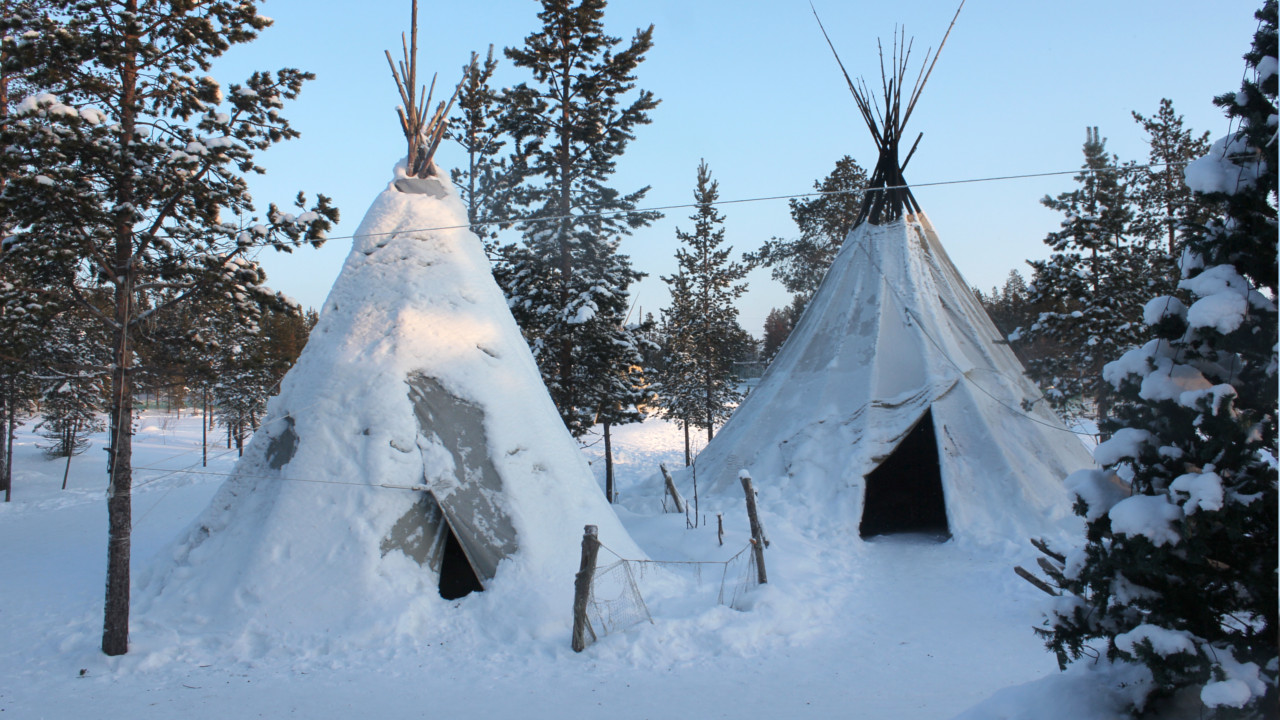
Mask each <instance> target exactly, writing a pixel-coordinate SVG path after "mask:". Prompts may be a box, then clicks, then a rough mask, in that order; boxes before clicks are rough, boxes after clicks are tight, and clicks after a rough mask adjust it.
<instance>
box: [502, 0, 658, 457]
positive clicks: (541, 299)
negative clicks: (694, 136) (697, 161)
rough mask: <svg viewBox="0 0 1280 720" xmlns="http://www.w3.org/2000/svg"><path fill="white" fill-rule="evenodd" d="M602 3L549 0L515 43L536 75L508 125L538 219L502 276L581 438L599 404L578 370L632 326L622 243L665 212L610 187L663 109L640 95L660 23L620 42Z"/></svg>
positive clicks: (508, 115)
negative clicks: (603, 343)
mask: <svg viewBox="0 0 1280 720" xmlns="http://www.w3.org/2000/svg"><path fill="white" fill-rule="evenodd" d="M604 8H605V2H604V0H578V1H577V2H571V1H570V0H542V12H541V13H539V14H538V18H539V19H540V20H541V21H542V23H543V26H542V28H541V29H540V30H538V31H537V32H535V33H533V34H531V35H529V36H528V37H526V38H525V43H524V46H523V47H520V48H507V50H506V56H507V58H508V59H510V60H511V62H512V63H513V64H514V65H515V66H516V67H520V68H524V69H526V70H528V71H529V72H530V74H531V75H532V76H533V78H532V82H531V83H522V84H520V85H518V86H516V87H514V88H511V89H509V90H507V91H506V92H505V93H504V95H503V102H504V104H505V106H506V112H505V113H504V116H503V127H504V129H505V130H506V131H507V133H508V134H509V135H510V136H511V137H512V138H513V141H514V152H513V162H514V163H515V165H516V166H517V167H519V168H520V172H521V174H522V176H523V182H522V183H521V185H520V186H519V187H518V188H517V193H518V197H519V200H520V202H521V203H522V204H523V205H524V207H525V208H527V209H528V211H529V213H530V214H531V215H532V216H533V219H531V220H529V221H527V222H524V223H523V224H522V225H521V232H522V234H523V236H524V240H523V243H522V244H520V245H519V246H511V247H507V248H505V249H504V250H503V259H502V261H501V262H500V263H499V265H498V266H497V267H496V268H495V276H496V277H497V279H498V282H499V284H500V285H501V286H502V287H503V290H504V292H505V293H506V295H507V299H508V302H509V304H510V306H511V312H512V314H513V315H514V316H515V318H516V321H517V322H518V323H519V325H520V328H521V330H522V331H523V333H524V335H525V338H526V340H528V342H529V345H530V348H531V349H532V350H533V355H534V358H535V359H536V360H537V362H538V367H539V369H540V370H541V373H542V378H543V381H544V382H545V383H546V385H547V389H548V391H550V393H551V398H552V400H553V401H555V404H556V407H557V409H558V410H559V412H560V416H561V418H562V419H563V420H564V422H565V425H566V426H567V427H568V428H569V430H570V432H572V433H573V434H574V435H575V436H581V435H582V434H583V433H585V432H587V430H589V429H590V428H591V423H592V420H593V419H594V415H595V412H596V409H597V408H596V407H595V404H594V401H593V399H592V398H591V397H590V393H589V392H588V391H587V388H585V387H584V385H583V374H582V372H581V369H580V366H581V365H583V363H584V362H586V358H587V353H588V350H587V348H589V347H591V346H595V345H598V344H599V340H600V339H601V338H603V337H605V336H608V335H609V334H610V333H613V332H615V331H616V329H617V328H618V327H620V326H622V325H623V324H624V321H625V318H626V314H627V310H628V304H627V290H628V287H629V286H630V285H631V283H632V282H634V281H635V280H637V279H639V278H641V277H643V274H642V273H639V272H637V271H635V270H634V269H632V267H631V261H630V258H628V257H627V256H626V255H623V254H620V253H619V252H618V245H619V242H620V240H621V239H622V237H624V236H626V235H629V234H630V233H631V231H632V230H634V229H636V228H640V227H643V226H645V225H648V224H649V223H651V222H652V221H653V220H655V219H656V218H657V217H659V216H658V214H657V213H651V212H633V211H634V210H635V208H636V207H637V203H638V202H639V201H640V200H641V198H643V197H644V195H645V193H646V192H647V191H648V188H647V187H646V188H642V189H640V190H637V191H634V192H631V193H626V194H624V193H621V192H619V191H618V190H617V189H615V188H613V187H610V185H609V184H608V183H609V178H610V176H612V175H613V173H614V170H615V168H616V165H617V160H618V158H619V157H620V156H621V155H622V154H623V152H624V151H625V150H626V148H627V145H628V144H629V143H630V142H631V140H632V139H634V132H635V129H636V127H637V126H639V125H644V124H647V123H648V122H649V111H651V110H652V109H653V108H654V107H656V106H657V104H658V101H657V100H656V99H655V98H654V96H653V93H650V92H648V91H647V90H639V91H635V92H634V93H633V90H635V70H636V68H637V67H638V66H639V64H640V63H641V62H642V61H643V60H644V55H645V53H646V52H648V50H649V48H650V47H651V46H652V44H653V27H652V26H650V27H649V28H648V29H645V30H640V31H638V32H637V33H636V35H635V37H634V38H632V40H631V42H630V43H629V44H627V45H625V46H623V47H621V48H618V45H619V43H620V42H621V40H620V39H619V38H616V37H612V36H610V35H608V34H606V33H605V32H604ZM628 98H629V100H628ZM622 370H623V368H621V367H615V368H612V369H611V372H612V373H614V374H616V373H618V372H621V371H622Z"/></svg>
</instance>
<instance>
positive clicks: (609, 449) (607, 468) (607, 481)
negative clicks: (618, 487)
mask: <svg viewBox="0 0 1280 720" xmlns="http://www.w3.org/2000/svg"><path fill="white" fill-rule="evenodd" d="M603 424H604V496H605V497H607V498H609V502H611V503H612V502H613V501H614V499H615V498H616V497H617V494H616V493H614V491H613V444H612V441H611V440H610V438H609V423H608V421H605V422H604V423H603Z"/></svg>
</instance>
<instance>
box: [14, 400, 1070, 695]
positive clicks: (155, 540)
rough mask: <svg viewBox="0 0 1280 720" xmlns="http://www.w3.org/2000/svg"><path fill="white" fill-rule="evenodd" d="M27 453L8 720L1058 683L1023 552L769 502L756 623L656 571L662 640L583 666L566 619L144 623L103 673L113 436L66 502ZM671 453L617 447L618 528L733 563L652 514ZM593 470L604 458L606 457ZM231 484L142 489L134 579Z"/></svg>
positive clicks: (17, 497) (154, 478) (666, 548)
mask: <svg viewBox="0 0 1280 720" xmlns="http://www.w3.org/2000/svg"><path fill="white" fill-rule="evenodd" d="M140 433H141V436H140V437H139V439H138V442H137V443H136V446H135V447H136V456H135V464H136V465H138V466H140V467H162V468H180V467H191V466H194V467H193V469H194V470H196V471H199V470H201V468H200V464H199V459H200V452H199V442H200V435H199V421H198V419H197V418H185V417H184V418H183V419H182V420H181V421H178V420H176V419H175V418H173V417H166V416H151V417H148V418H146V420H145V421H144V422H143V423H141V424H140ZM35 439H36V438H34V437H33V436H32V435H31V434H30V433H29V431H28V432H24V433H23V434H21V435H20V437H19V446H18V448H17V453H16V455H17V457H16V461H17V462H16V471H15V478H14V502H12V503H9V504H8V505H0V544H2V546H3V547H4V548H6V550H7V552H5V553H4V554H3V555H0V577H3V578H4V579H5V580H4V582H3V583H2V584H0V627H3V631H2V632H3V642H0V674H2V676H3V677H5V678H6V682H4V683H3V684H2V685H0V712H3V713H4V715H3V717H46V718H93V717H97V718H170V717H185V718H219V719H221V718H225V717H228V716H235V717H254V716H262V717H289V716H295V715H296V716H298V717H344V718H345V717H350V716H352V714H353V713H356V714H359V715H361V716H365V717H386V718H399V717H424V716H430V717H442V716H449V715H451V714H457V715H458V716H465V717H512V718H517V717H518V718H540V717H548V718H551V717H555V718H561V717H566V716H578V717H597V716H600V717H603V716H607V717H610V718H657V717H669V716H671V715H674V714H679V715H682V716H689V717H711V718H715V717H733V718H741V717H791V716H795V717H814V718H826V717H837V716H838V717H867V718H879V717H884V718H889V717H892V718H907V719H909V718H947V717H951V716H953V715H955V714H956V713H959V712H961V711H963V710H964V709H966V708H968V707H970V706H972V705H974V704H975V703H977V702H979V701H981V700H982V699H984V698H986V697H987V696H989V695H991V694H992V693H993V692H995V691H997V690H999V689H1001V688H1004V687H1006V686H1008V685H1011V684H1017V683H1023V682H1027V681H1029V680H1033V679H1036V678H1038V677H1041V676H1044V675H1046V674H1052V673H1054V672H1055V668H1054V663H1053V659H1052V657H1051V656H1050V655H1049V654H1048V653H1046V652H1045V651H1044V650H1043V648H1042V647H1041V646H1040V643H1039V641H1038V640H1037V639H1036V638H1035V637H1034V635H1033V634H1032V633H1031V630H1030V626H1031V625H1033V624H1035V623H1036V622H1037V620H1038V610H1037V609H1038V606H1039V605H1038V603H1039V598H1037V597H1036V595H1037V591H1036V590H1034V589H1033V588H1031V587H1030V586H1029V585H1027V584H1026V583H1024V582H1023V581H1021V580H1019V579H1018V578H1017V577H1015V576H1014V575H1013V574H1012V572H1010V568H1011V566H1012V565H1013V564H1014V563H1016V562H1025V558H1024V557H1021V556H1019V554H1018V552H1017V551H1015V550H1014V549H1012V548H1010V549H1006V550H1002V551H991V550H989V549H987V550H978V549H973V548H965V547H961V546H958V545H957V544H955V543H944V544H939V543H938V542H936V541H935V540H933V539H932V538H927V537H922V536H893V537H887V538H880V539H875V540H873V541H871V542H869V543H859V542H858V541H857V540H856V530H855V531H854V532H853V533H852V535H840V534H839V533H836V532H827V531H823V532H819V533H815V532H814V531H813V530H812V529H811V526H810V524H808V523H806V522H804V521H805V518H797V517H789V516H787V515H785V514H778V513H776V512H773V511H772V510H771V509H770V507H769V505H768V502H767V498H762V500H764V501H765V502H764V503H763V504H762V508H761V510H762V513H763V514H764V521H765V524H766V526H767V529H768V531H769V535H770V539H771V540H772V546H771V547H770V549H769V550H768V551H767V553H766V559H767V562H768V567H769V577H770V584H769V585H768V586H764V587H761V588H757V589H756V590H754V591H753V592H752V595H751V597H750V598H749V601H748V605H749V607H748V608H747V609H746V610H745V611H737V610H732V609H729V608H727V607H724V606H719V605H716V603H715V589H714V585H715V583H716V582H718V578H717V579H715V580H714V581H713V580H712V579H711V578H709V577H703V578H702V580H701V582H699V581H698V579H697V578H696V577H694V576H693V575H692V574H690V573H682V572H680V571H670V570H659V571H655V572H652V573H649V574H647V575H646V576H645V577H643V578H641V580H640V586H641V591H642V592H643V593H644V594H645V599H646V601H647V602H648V604H649V609H650V611H651V612H652V614H653V617H654V623H653V624H652V625H650V624H647V623H645V624H642V625H638V626H635V627H633V628H631V629H630V630H627V631H625V632H623V633H620V634H615V635H609V636H606V637H604V638H602V639H601V641H600V642H598V643H596V644H594V645H592V646H590V647H589V648H588V649H587V650H586V651H585V652H583V653H581V654H574V653H573V652H572V651H571V650H570V649H569V632H568V628H569V619H570V618H569V608H567V607H566V608H565V623H564V627H563V628H553V629H531V630H528V631H525V632H516V631H510V630H508V631H502V632H496V633H495V632H477V631H476V630H475V629H474V628H473V627H472V626H471V625H469V624H467V623H462V622H460V623H458V624H457V626H456V627H452V628H448V629H446V630H445V631H444V632H443V633H439V634H438V637H442V638H443V641H440V642H433V643H432V644H431V645H425V644H422V645H418V646H415V645H410V644H406V643H394V644H387V645H384V646H379V647H365V648H359V649H356V650H347V651H343V652H341V653H335V652H331V651H330V650H329V649H327V648H326V647H325V643H324V642H323V639H320V640H318V641H317V642H316V643H315V645H314V646H313V647H311V648H309V649H308V651H307V652H304V653H300V654H293V655H290V656H287V657H284V656H280V655H278V654H272V652H271V648H270V647H256V648H245V649H244V652H243V653H242V654H241V655H239V656H229V655H225V654H224V655H221V656H216V657H210V656H208V655H206V654H202V652H201V650H202V647H201V646H200V645H199V644H195V645H185V646H183V647H182V648H174V647H172V646H168V645H166V643H165V642H164V638H163V636H162V635H160V634H158V633H156V632H152V631H151V628H150V626H149V625H148V622H147V619H146V618H140V617H136V616H135V618H134V621H135V622H134V633H133V636H132V638H131V652H130V654H128V655H126V656H123V657H120V658H107V657H105V656H103V655H102V654H101V652H100V651H99V649H98V643H99V640H100V629H101V607H102V605H101V604H102V587H103V577H104V574H103V573H104V571H103V564H104V563H103V561H104V557H105V552H104V548H103V543H104V542H105V538H106V512H105V503H103V502H102V499H103V498H102V493H103V489H104V487H105V472H104V469H103V467H102V453H101V450H100V449H99V448H100V447H101V438H97V439H96V442H95V447H94V448H91V449H90V450H89V451H88V452H87V453H86V454H85V455H82V456H79V457H77V458H75V459H74V460H73V462H72V474H71V483H70V486H69V489H68V490H67V491H60V490H58V486H59V485H60V484H61V473H62V464H61V461H47V460H44V459H43V456H42V455H41V453H40V451H39V450H38V449H37V448H36V447H34V442H33V441H34V440H35ZM680 447H681V445H680V438H679V436H678V434H677V433H676V431H675V429H674V428H672V427H671V426H668V425H665V424H663V423H661V422H659V421H656V420H654V421H650V422H646V423H644V424H643V425H640V426H629V427H624V428H620V429H619V431H618V433H617V437H616V440H615V448H616V452H617V460H618V467H617V470H618V472H619V486H620V488H621V491H622V493H623V497H624V499H625V501H626V502H625V503H624V505H623V508H622V509H621V510H620V514H621V516H622V519H623V522H624V524H626V526H627V529H628V530H629V532H630V533H631V534H632V536H633V537H635V539H636V540H637V541H638V542H639V543H640V544H641V545H642V547H644V549H645V550H646V551H647V552H648V553H649V554H650V555H651V556H652V557H655V558H663V559H674V560H680V559H708V558H710V559H720V558H723V557H727V556H728V555H730V554H732V552H734V551H736V550H737V549H738V548H739V547H741V546H742V545H743V544H744V543H745V538H746V537H747V530H746V518H745V511H744V512H741V513H736V514H735V513H731V512H726V514H725V524H726V530H727V534H726V539H725V545H724V547H723V548H721V547H720V546H718V545H717V543H716V530H715V518H714V516H711V517H710V522H709V523H708V524H707V525H705V526H702V527H699V528H697V529H686V527H685V519H684V517H682V516H677V515H662V514H659V513H658V512H657V511H658V510H659V500H658V498H657V497H655V496H652V495H648V494H646V493H650V492H651V485H650V484H649V483H648V482H647V478H648V476H650V475H651V474H652V472H653V470H654V469H655V468H656V467H657V463H658V462H659V461H665V462H667V463H668V464H669V465H671V466H674V465H676V464H678V463H680V462H681V454H680ZM213 452H214V455H215V458H214V459H213V460H212V461H211V463H210V466H209V468H207V472H210V473H220V472H226V471H227V470H229V468H230V466H231V465H232V463H233V462H234V459H235V453H234V451H233V452H231V453H230V455H227V454H226V450H225V449H223V448H217V449H215V450H214V451H213ZM587 452H588V453H589V454H590V455H593V456H594V455H598V448H594V447H593V448H589V449H588V451H587ZM601 465H602V463H599V462H597V463H595V467H596V470H597V473H598V474H600V473H602V471H603V470H602V468H601ZM221 480H222V478H221V476H219V475H216V474H201V473H199V472H189V473H172V474H166V473H162V472H156V471H140V472H139V473H138V479H137V485H138V489H137V491H136V494H135V499H134V507H135V511H134V517H135V519H136V529H135V535H134V546H133V550H134V557H135V562H136V563H137V566H138V567H139V568H145V567H146V566H147V565H148V564H149V563H150V561H151V559H152V557H153V556H154V554H155V553H156V552H158V551H159V550H161V549H162V548H164V547H165V546H166V545H167V543H169V542H171V541H172V539H173V538H174V537H175V536H177V535H178V534H179V533H180V532H181V531H182V530H183V528H184V527H185V526H186V525H187V524H188V523H189V522H190V521H191V520H192V519H193V518H194V517H195V516H196V514H197V513H199V512H200V511H201V510H202V509H203V508H204V507H205V506H206V504H207V503H208V501H209V498H210V497H211V496H212V494H213V492H214V490H216V488H217V487H218V485H219V484H220V482H221ZM738 515H741V517H738ZM828 529H829V528H828ZM603 540H604V542H605V544H606V545H607V544H608V538H604V539H603ZM603 557H604V555H603V554H602V562H603ZM475 601H476V599H474V598H471V597H469V598H464V599H462V600H461V601H460V602H461V603H463V604H465V603H467V602H475ZM481 601H482V600H481ZM459 610H460V611H462V610H465V608H459ZM511 612H512V613H515V614H518V613H519V609H518V608H512V610H511ZM341 622H342V619H341V618H335V625H336V624H340V623H341ZM518 626H519V625H518V623H517V622H513V623H511V624H510V627H511V628H516V627H518ZM82 670H83V671H84V674H83V676H82V675H81V671H82Z"/></svg>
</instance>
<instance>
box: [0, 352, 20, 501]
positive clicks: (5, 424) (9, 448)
mask: <svg viewBox="0 0 1280 720" xmlns="http://www.w3.org/2000/svg"><path fill="white" fill-rule="evenodd" d="M16 394H17V392H16V391H15V390H14V387H13V378H12V377H9V378H6V381H5V394H4V414H3V415H0V432H3V433H4V437H3V438H0V447H3V448H4V452H3V456H4V457H3V463H0V472H3V473H4V476H3V477H0V480H2V481H4V501H5V502H9V501H10V500H12V499H13V425H14V417H15V416H16V415H17V414H18V403H17V400H16V399H15V397H14V396H15V395H16Z"/></svg>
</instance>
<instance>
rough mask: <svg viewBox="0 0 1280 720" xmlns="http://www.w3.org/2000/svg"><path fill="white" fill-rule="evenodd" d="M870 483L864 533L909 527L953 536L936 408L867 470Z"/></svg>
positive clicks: (861, 528) (862, 526)
mask: <svg viewBox="0 0 1280 720" xmlns="http://www.w3.org/2000/svg"><path fill="white" fill-rule="evenodd" d="M865 485H866V490H865V492H864V494H863V500H862V522H861V524H860V525H859V527H858V534H859V535H861V536H862V537H864V538H868V537H871V536H873V535H887V534H890V533H904V532H916V533H930V534H936V535H938V536H939V538H940V539H945V538H947V537H950V533H949V531H948V529H947V504H946V499H945V498H944V496H943V493H942V467H941V465H940V464H939V462H938V440H937V436H936V435H935V434H934V429H933V410H932V409H930V410H928V411H926V412H925V414H924V417H922V418H920V420H919V421H918V422H917V423H916V426H915V427H914V428H912V429H911V431H910V432H908V433H907V435H906V437H904V438H903V439H902V442H900V443H898V447H896V448H894V450H893V452H892V453H890V455H889V457H887V458H885V460H884V462H882V463H880V466H879V467H877V468H876V469H875V470H872V471H871V473H870V474H869V475H867V477H866V482H865Z"/></svg>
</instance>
